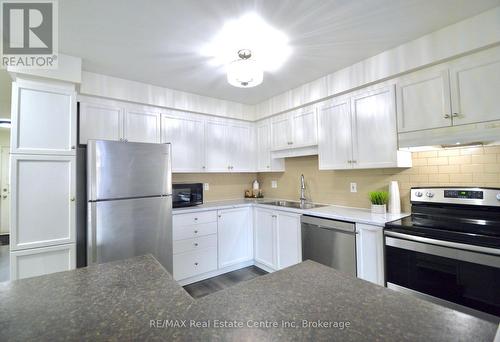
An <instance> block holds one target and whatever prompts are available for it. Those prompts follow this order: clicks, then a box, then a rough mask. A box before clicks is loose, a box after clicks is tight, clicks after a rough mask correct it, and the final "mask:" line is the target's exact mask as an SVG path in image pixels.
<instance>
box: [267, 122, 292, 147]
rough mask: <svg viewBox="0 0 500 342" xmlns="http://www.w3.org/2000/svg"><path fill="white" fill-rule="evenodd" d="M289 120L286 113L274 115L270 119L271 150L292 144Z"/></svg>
mask: <svg viewBox="0 0 500 342" xmlns="http://www.w3.org/2000/svg"><path fill="white" fill-rule="evenodd" d="M291 130H292V129H291V120H290V118H289V116H288V115H287V114H282V115H278V116H276V117H274V118H273V119H272V121H271V136H272V150H273V151H274V150H283V149H286V148H291V147H292V145H293V141H292V136H291Z"/></svg>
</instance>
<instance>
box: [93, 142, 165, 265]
mask: <svg viewBox="0 0 500 342" xmlns="http://www.w3.org/2000/svg"><path fill="white" fill-rule="evenodd" d="M171 170H172V169H171V148H170V144H147V143H132V142H115V141H105V140H89V142H88V145H87V199H88V205H87V210H88V215H87V220H88V222H87V263H88V264H89V265H90V264H93V263H103V262H108V261H114V260H121V259H126V258H130V257H133V256H137V255H144V254H148V253H151V254H153V255H154V256H155V258H156V259H157V260H158V261H159V262H160V263H161V264H162V265H163V266H164V267H165V268H166V269H167V270H168V271H169V272H170V273H172V195H171V193H172V176H171Z"/></svg>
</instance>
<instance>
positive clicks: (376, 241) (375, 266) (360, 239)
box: [356, 223, 385, 286]
mask: <svg viewBox="0 0 500 342" xmlns="http://www.w3.org/2000/svg"><path fill="white" fill-rule="evenodd" d="M356 233H357V237H356V263H357V274H358V278H361V279H364V280H368V281H370V282H372V283H375V284H378V285H381V286H384V285H385V270H384V229H383V227H378V226H372V225H367V224H360V223H356Z"/></svg>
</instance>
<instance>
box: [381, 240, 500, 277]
mask: <svg viewBox="0 0 500 342" xmlns="http://www.w3.org/2000/svg"><path fill="white" fill-rule="evenodd" d="M396 234H397V235H398V236H397V237H396V236H395V235H396ZM385 235H386V236H385V245H386V246H390V247H395V248H400V249H406V250H409V251H414V252H419V253H424V254H432V255H436V256H440V257H443V258H449V259H456V260H461V261H466V262H471V263H474V264H480V265H486V266H491V267H496V268H500V256H499V251H498V250H495V249H494V248H488V247H480V246H473V247H479V248H484V249H485V250H488V252H489V250H494V251H495V254H496V255H492V254H485V253H487V252H486V251H482V252H479V251H477V250H475V251H471V250H470V249H468V250H466V249H463V247H462V246H464V244H461V243H455V242H449V241H441V240H435V239H429V238H422V237H419V236H412V235H407V234H400V233H394V232H385ZM424 240H425V241H424ZM457 245H459V246H460V247H458V246H457ZM465 246H466V247H470V246H469V245H465Z"/></svg>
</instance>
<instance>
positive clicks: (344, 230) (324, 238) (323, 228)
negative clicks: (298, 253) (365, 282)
mask: <svg viewBox="0 0 500 342" xmlns="http://www.w3.org/2000/svg"><path fill="white" fill-rule="evenodd" d="M301 222H302V259H303V260H307V259H310V260H314V261H316V262H319V263H320V264H323V265H326V266H330V267H332V268H335V269H337V270H339V271H341V272H344V273H347V274H351V275H353V276H356V226H355V225H354V223H350V222H344V221H336V220H330V219H324V218H319V217H314V216H308V215H302V218H301Z"/></svg>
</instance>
